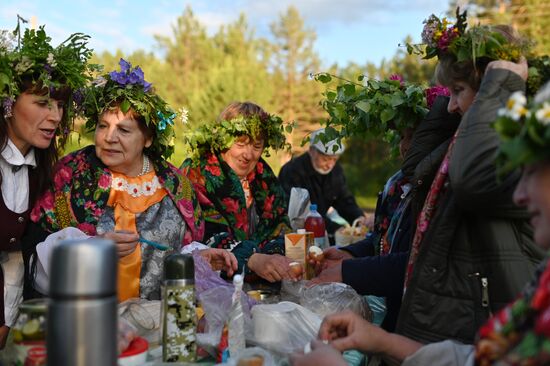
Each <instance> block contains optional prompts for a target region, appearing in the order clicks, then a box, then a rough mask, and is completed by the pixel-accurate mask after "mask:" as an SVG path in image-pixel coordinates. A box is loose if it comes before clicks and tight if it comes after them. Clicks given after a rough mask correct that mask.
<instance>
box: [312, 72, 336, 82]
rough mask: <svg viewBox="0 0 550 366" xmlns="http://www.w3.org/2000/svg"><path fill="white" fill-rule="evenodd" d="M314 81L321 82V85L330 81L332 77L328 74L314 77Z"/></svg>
mask: <svg viewBox="0 0 550 366" xmlns="http://www.w3.org/2000/svg"><path fill="white" fill-rule="evenodd" d="M316 80H318V81H320V82H322V83H323V84H326V83H329V82H330V81H331V80H332V77H331V76H330V75H329V74H325V73H323V74H319V75H317V76H316Z"/></svg>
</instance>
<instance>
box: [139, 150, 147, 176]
mask: <svg viewBox="0 0 550 366" xmlns="http://www.w3.org/2000/svg"><path fill="white" fill-rule="evenodd" d="M147 173H149V158H148V157H147V155H143V168H141V173H139V174H138V177H141V176H142V175H145V174H147Z"/></svg>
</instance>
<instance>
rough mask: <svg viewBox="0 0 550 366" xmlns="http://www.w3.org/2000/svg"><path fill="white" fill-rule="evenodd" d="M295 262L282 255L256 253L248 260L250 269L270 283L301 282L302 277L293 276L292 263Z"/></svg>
mask: <svg viewBox="0 0 550 366" xmlns="http://www.w3.org/2000/svg"><path fill="white" fill-rule="evenodd" d="M292 262H293V260H292V259H290V258H287V257H285V256H282V255H280V254H260V253H254V254H252V255H251V256H250V258H249V259H248V268H250V269H251V270H252V271H253V272H254V273H256V274H257V275H258V276H260V277H262V278H263V279H266V280H268V281H269V282H277V281H281V280H288V279H293V280H299V279H300V278H301V275H296V274H293V273H292V271H291V270H290V265H289V264H290V263H292Z"/></svg>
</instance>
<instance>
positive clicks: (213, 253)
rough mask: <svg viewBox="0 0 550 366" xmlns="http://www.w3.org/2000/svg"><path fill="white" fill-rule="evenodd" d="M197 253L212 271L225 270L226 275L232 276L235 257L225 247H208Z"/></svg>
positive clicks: (235, 267) (234, 269) (235, 265)
mask: <svg viewBox="0 0 550 366" xmlns="http://www.w3.org/2000/svg"><path fill="white" fill-rule="evenodd" d="M199 253H200V255H201V256H202V257H203V258H204V259H206V260H207V261H208V263H210V267H212V269H213V270H214V271H225V272H226V273H227V275H228V276H232V275H233V273H235V271H236V270H237V258H235V256H234V255H233V253H231V252H229V251H228V250H226V249H216V248H210V249H204V250H201V251H200V252H199Z"/></svg>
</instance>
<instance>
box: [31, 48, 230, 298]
mask: <svg viewBox="0 0 550 366" xmlns="http://www.w3.org/2000/svg"><path fill="white" fill-rule="evenodd" d="M120 68H121V71H113V72H111V73H109V74H107V75H104V77H103V79H102V80H101V81H100V82H99V83H98V84H97V85H96V86H94V87H92V88H90V90H89V92H88V94H87V96H86V101H85V106H84V107H85V111H86V115H87V117H88V121H87V124H86V126H87V127H88V128H95V137H94V138H95V146H88V147H85V148H83V149H81V150H79V151H76V152H74V153H71V154H69V155H68V156H66V157H65V158H63V159H62V160H61V161H60V163H59V164H58V166H57V170H56V174H55V177H54V188H53V189H52V190H50V191H49V192H47V194H46V195H45V196H44V197H42V199H41V200H40V201H39V202H38V204H37V205H36V206H35V208H34V210H33V211H32V213H31V218H32V220H33V221H34V222H36V223H37V224H39V225H40V226H41V228H42V230H44V233H45V234H46V233H52V232H55V231H58V230H60V229H63V228H66V227H70V226H73V227H77V228H78V229H80V230H81V231H83V232H84V233H86V234H88V235H98V234H99V235H103V236H105V237H107V238H109V239H112V240H113V241H114V242H115V243H116V246H117V252H118V255H119V271H118V276H119V278H118V295H119V300H120V301H123V300H125V299H128V298H132V297H142V298H147V299H158V298H159V297H160V279H161V278H162V273H161V272H162V268H163V266H162V262H163V259H164V257H165V256H166V255H167V254H169V253H170V252H173V251H178V250H179V249H180V248H181V247H182V246H183V245H186V244H188V243H190V242H191V241H193V240H200V239H202V235H203V232H204V223H203V221H202V215H201V211H200V208H199V206H198V202H197V200H196V198H195V195H194V192H193V189H192V186H191V183H190V182H189V181H188V180H187V179H186V178H185V177H183V176H182V175H181V173H180V171H179V170H178V169H177V168H176V167H174V166H173V165H171V164H170V163H168V162H167V161H166V160H165V159H166V158H168V157H169V156H170V155H171V154H172V152H173V146H172V145H171V141H172V137H173V133H174V131H173V119H174V117H175V113H173V111H172V110H171V109H169V107H168V106H167V105H166V102H165V101H164V100H162V99H161V98H160V97H159V96H158V95H156V94H155V93H154V92H153V91H152V88H151V84H150V83H148V82H146V81H145V80H144V78H143V71H141V69H140V68H139V67H135V68H132V67H131V65H130V64H129V63H128V62H126V61H124V60H122V59H121V60H120ZM151 241H154V242H157V243H162V244H164V245H165V246H167V247H169V248H168V249H169V250H166V251H163V250H159V248H158V247H154V246H151V245H145V243H148V242H151ZM202 254H203V255H204V256H205V257H207V258H208V259H210V260H211V263H215V264H216V265H215V267H216V268H217V269H225V270H227V271H228V272H230V273H232V272H233V270H234V269H235V268H236V259H235V258H234V257H233V255H232V254H230V253H229V252H227V251H225V250H218V249H207V250H205V251H203V252H202Z"/></svg>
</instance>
